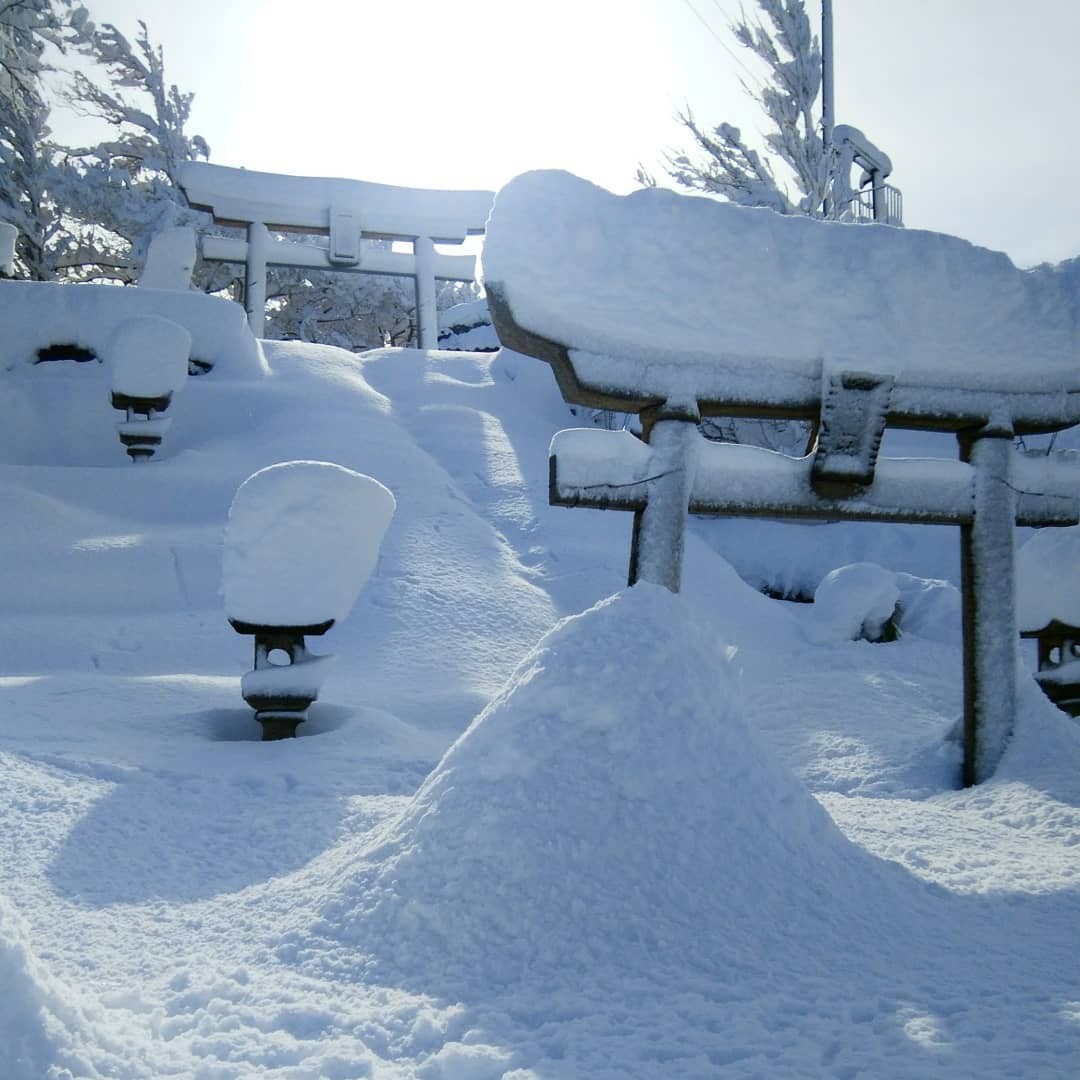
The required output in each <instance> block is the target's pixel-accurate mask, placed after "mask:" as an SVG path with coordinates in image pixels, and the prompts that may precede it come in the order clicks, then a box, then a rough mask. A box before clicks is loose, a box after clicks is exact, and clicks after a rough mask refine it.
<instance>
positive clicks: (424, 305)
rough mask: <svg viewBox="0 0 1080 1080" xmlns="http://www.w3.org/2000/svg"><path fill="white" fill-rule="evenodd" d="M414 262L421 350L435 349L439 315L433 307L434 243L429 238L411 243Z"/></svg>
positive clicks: (418, 334) (419, 237) (418, 238)
mask: <svg viewBox="0 0 1080 1080" xmlns="http://www.w3.org/2000/svg"><path fill="white" fill-rule="evenodd" d="M413 258H414V260H415V262H416V324H417V338H418V340H419V343H420V348H421V349H436V348H438V345H439V342H438V338H439V313H438V310H437V309H436V307H435V243H434V241H433V240H432V239H431V237H429V236H418V237H417V238H416V239H415V240H414V241H413Z"/></svg>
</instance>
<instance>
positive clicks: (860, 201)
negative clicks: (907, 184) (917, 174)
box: [848, 184, 904, 225]
mask: <svg viewBox="0 0 1080 1080" xmlns="http://www.w3.org/2000/svg"><path fill="white" fill-rule="evenodd" d="M848 209H849V210H850V211H851V218H852V220H853V221H857V222H860V223H862V222H870V221H876V222H877V223H878V224H879V225H903V224H904V197H903V195H902V194H901V193H900V190H899V189H898V188H894V187H893V186H892V184H878V185H877V186H876V187H874V188H863V189H862V190H861V191H857V192H855V194H854V195H852V197H851V201H850V202H849V203H848Z"/></svg>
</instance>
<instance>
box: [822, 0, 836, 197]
mask: <svg viewBox="0 0 1080 1080" xmlns="http://www.w3.org/2000/svg"><path fill="white" fill-rule="evenodd" d="M835 123H836V115H835V103H834V101H833V32H832V0H821V141H822V144H823V145H824V148H825V157H826V160H828V159H829V158H830V157H831V156H832V145H833V125H834V124H835ZM824 211H825V216H826V217H829V215H830V214H831V212H832V191H831V189H830V192H829V194H828V195H827V196H826V197H825V202H824Z"/></svg>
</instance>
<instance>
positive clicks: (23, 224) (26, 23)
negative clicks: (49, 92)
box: [0, 0, 93, 280]
mask: <svg viewBox="0 0 1080 1080" xmlns="http://www.w3.org/2000/svg"><path fill="white" fill-rule="evenodd" d="M92 30H93V27H92V24H91V23H90V22H89V19H88V18H87V14H86V10H85V9H84V8H82V7H77V6H75V5H73V4H72V3H71V0H0V220H4V221H7V222H9V223H10V224H12V225H14V226H15V227H16V229H17V230H18V233H19V237H18V242H17V246H16V258H15V262H16V272H17V273H18V274H19V275H20V276H26V277H31V278H35V279H38V280H47V279H49V278H51V277H53V276H54V272H53V265H52V258H51V253H52V251H53V250H54V249H55V247H56V246H57V241H58V238H59V237H60V236H61V235H62V233H63V225H62V222H61V214H60V212H59V209H58V207H57V205H56V202H55V199H54V198H53V197H52V195H51V187H52V183H53V181H54V180H55V179H56V174H55V170H54V148H53V146H52V145H51V143H50V142H49V136H50V134H51V133H50V131H49V126H48V119H49V104H48V102H47V100H46V96H45V92H44V88H43V84H42V75H43V73H44V72H46V71H49V70H51V67H50V64H49V63H48V60H47V57H46V53H47V50H48V49H49V47H50V46H51V47H52V48H53V50H54V51H55V52H57V53H62V52H63V51H64V50H65V49H66V48H67V46H69V45H72V44H78V43H79V42H81V41H84V40H85V39H86V37H87V35H88V34H90V33H91V32H92Z"/></svg>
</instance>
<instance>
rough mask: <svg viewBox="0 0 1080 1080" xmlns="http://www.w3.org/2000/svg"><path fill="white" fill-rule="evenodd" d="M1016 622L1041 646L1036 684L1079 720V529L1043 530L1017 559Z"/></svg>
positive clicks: (1025, 635)
mask: <svg viewBox="0 0 1080 1080" xmlns="http://www.w3.org/2000/svg"><path fill="white" fill-rule="evenodd" d="M1016 586H1017V588H1016V592H1017V602H1016V621H1017V624H1018V626H1019V628H1020V636H1021V637H1024V638H1034V639H1035V641H1036V642H1037V643H1038V647H1039V669H1038V672H1037V673H1036V675H1035V679H1036V681H1037V682H1038V684H1039V685H1040V686H1041V687H1042V689H1043V692H1044V693H1045V694H1046V696H1047V697H1048V698H1049V699H1050V700H1051V701H1052V702H1053V703H1054V704H1055V705H1057V707H1058V708H1059V709H1063V710H1064V711H1065V712H1067V713H1068V714H1069V715H1070V716H1080V527H1076V528H1071V529H1040V530H1039V531H1038V532H1037V533H1035V535H1034V536H1032V537H1031V539H1030V540H1028V542H1027V543H1026V544H1024V546H1023V547H1022V548H1020V550H1019V551H1018V552H1017V554H1016Z"/></svg>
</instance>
